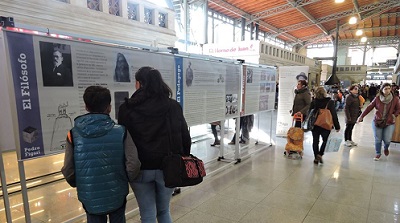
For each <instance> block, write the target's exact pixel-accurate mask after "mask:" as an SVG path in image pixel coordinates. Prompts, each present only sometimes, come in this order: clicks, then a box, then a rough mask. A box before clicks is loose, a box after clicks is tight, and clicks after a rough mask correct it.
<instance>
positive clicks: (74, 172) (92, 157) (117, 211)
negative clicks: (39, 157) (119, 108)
mask: <svg viewBox="0 0 400 223" xmlns="http://www.w3.org/2000/svg"><path fill="white" fill-rule="evenodd" d="M83 100H84V102H85V106H86V110H87V111H88V112H89V113H88V114H85V115H81V116H78V117H77V118H75V124H74V127H73V128H72V129H71V130H70V131H69V132H68V136H67V146H66V149H65V158H64V166H63V167H62V169H61V171H62V173H63V175H64V177H65V179H66V181H67V182H68V184H69V185H70V186H71V187H76V190H77V193H78V199H79V201H80V202H81V203H82V205H83V208H84V209H85V211H86V216H87V222H88V223H91V222H96V223H101V222H104V223H106V222H107V216H109V218H110V223H121V222H125V206H126V195H128V192H129V189H128V181H129V182H131V181H133V179H135V178H136V176H137V175H138V173H139V171H140V161H139V159H138V154H137V149H136V146H135V144H134V142H133V140H132V138H131V136H130V135H129V133H128V132H127V131H126V130H125V127H124V126H121V125H117V124H116V123H115V122H114V121H113V120H112V119H111V118H110V116H109V114H110V112H111V94H110V91H109V90H108V89H107V88H104V87H101V86H90V87H88V88H86V90H85V93H84V95H83Z"/></svg>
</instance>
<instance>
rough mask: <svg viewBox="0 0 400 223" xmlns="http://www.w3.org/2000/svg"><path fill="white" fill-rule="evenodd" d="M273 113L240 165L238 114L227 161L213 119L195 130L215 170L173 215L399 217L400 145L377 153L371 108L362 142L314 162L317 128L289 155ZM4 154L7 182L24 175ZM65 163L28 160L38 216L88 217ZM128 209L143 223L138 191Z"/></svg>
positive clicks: (1, 217)
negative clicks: (297, 153) (65, 175)
mask: <svg viewBox="0 0 400 223" xmlns="http://www.w3.org/2000/svg"><path fill="white" fill-rule="evenodd" d="M271 115H272V116H271ZM271 118H272V119H273V120H275V118H276V112H273V113H271V112H264V113H260V114H259V115H256V118H255V123H256V124H255V127H254V129H253V131H252V132H251V133H250V136H251V140H250V143H249V144H248V145H245V144H241V148H240V154H241V157H243V159H242V160H241V162H240V163H237V164H235V163H236V161H235V160H234V159H232V158H233V157H234V145H228V144H227V143H228V142H229V141H230V139H231V137H232V133H233V131H232V130H233V128H234V121H233V120H231V121H229V122H226V129H227V131H226V132H227V134H225V136H224V141H225V143H224V145H225V146H224V147H225V150H226V157H225V159H224V160H221V161H218V160H217V157H218V154H219V150H220V147H219V146H216V147H211V146H210V144H211V143H212V142H213V136H212V134H211V131H210V129H209V128H208V127H207V126H208V125H207V126H203V127H201V128H199V129H198V130H196V131H200V132H203V133H204V134H203V135H202V136H201V137H198V138H197V139H193V140H194V141H195V143H194V144H193V147H192V151H193V154H196V155H197V156H198V157H199V158H201V159H203V160H204V161H205V162H206V168H207V173H208V175H207V176H206V177H205V178H204V181H203V182H202V183H201V184H199V185H197V186H193V187H187V188H182V192H181V193H180V194H178V195H176V196H174V197H173V198H172V200H171V213H172V218H173V220H174V222H183V223H185V222H306V223H309V222H397V221H398V216H399V208H398V203H399V201H400V197H399V194H400V189H399V188H400V187H399V185H400V178H399V177H398V173H399V171H400V162H399V160H400V145H399V144H397V143H392V144H391V146H390V155H389V156H388V157H383V158H381V160H380V161H378V162H377V161H374V160H373V157H374V146H373V145H374V137H373V134H372V129H371V126H370V125H371V123H372V118H373V116H372V115H369V116H367V117H366V118H365V120H364V122H363V123H359V124H357V125H356V126H355V128H354V133H355V134H354V141H355V142H358V146H357V147H351V148H349V147H345V146H344V145H341V148H340V150H339V151H338V152H334V153H326V154H325V156H324V164H323V165H314V163H313V159H314V156H313V153H312V149H311V143H312V136H311V133H306V134H305V140H304V156H303V158H302V159H288V158H287V157H285V156H284V155H283V151H284V147H285V144H286V138H282V137H276V136H275V128H276V127H275V124H276V123H275V121H273V122H272V125H271ZM339 121H340V122H341V123H344V114H343V112H339ZM342 128H343V127H342ZM204 130H205V131H204ZM193 131H194V130H193ZM342 131H343V129H342ZM271 133H272V135H271V139H272V141H270V138H269V136H270V134H271ZM271 144H272V145H271ZM3 159H4V162H5V170H6V173H7V175H6V176H7V183H9V184H11V183H13V182H17V181H18V179H19V175H18V165H17V161H16V155H15V153H14V152H6V153H3ZM62 165H63V154H59V155H53V156H49V157H45V158H41V159H33V160H28V161H25V169H26V177H27V179H31V180H28V188H29V189H28V197H29V206H30V212H31V220H32V222H43V223H44V222H86V219H85V215H84V210H83V208H82V206H81V204H80V202H79V201H78V200H77V196H76V190H75V188H71V187H70V186H69V185H68V184H67V183H66V182H65V181H64V180H63V179H62V175H60V173H59V172H58V171H59V170H60V169H61V167H62ZM57 172H58V173H57ZM39 185H40V186H39ZM11 186H12V185H11ZM11 186H10V187H9V191H10V192H11V194H10V195H9V199H10V207H11V214H12V219H13V222H25V219H24V212H23V211H24V207H23V203H22V195H21V193H20V192H12V191H18V184H16V185H14V187H15V188H11ZM1 198H3V197H1ZM0 210H1V212H0V221H1V222H6V216H5V209H4V203H3V200H1V204H0ZM126 213H127V219H128V220H127V222H140V217H139V215H138V208H137V204H136V201H135V198H134V196H133V193H132V192H130V194H129V195H128V203H127V208H126Z"/></svg>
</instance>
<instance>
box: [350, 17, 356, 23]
mask: <svg viewBox="0 0 400 223" xmlns="http://www.w3.org/2000/svg"><path fill="white" fill-rule="evenodd" d="M356 23H357V17H355V16H353V17H351V18H350V19H349V24H351V25H352V24H356Z"/></svg>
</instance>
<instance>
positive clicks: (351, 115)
mask: <svg viewBox="0 0 400 223" xmlns="http://www.w3.org/2000/svg"><path fill="white" fill-rule="evenodd" d="M349 92H350V94H349V95H347V97H346V105H345V107H344V113H345V115H346V117H345V122H346V129H345V130H344V140H345V146H347V147H352V146H357V143H355V142H353V140H352V135H353V128H354V125H355V124H356V122H357V118H358V116H359V111H360V104H361V102H360V100H359V98H358V97H359V95H358V86H357V85H353V86H350V88H349Z"/></svg>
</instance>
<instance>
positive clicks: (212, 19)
mask: <svg viewBox="0 0 400 223" xmlns="http://www.w3.org/2000/svg"><path fill="white" fill-rule="evenodd" d="M211 41H212V42H211V43H215V20H214V12H212V13H211Z"/></svg>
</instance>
